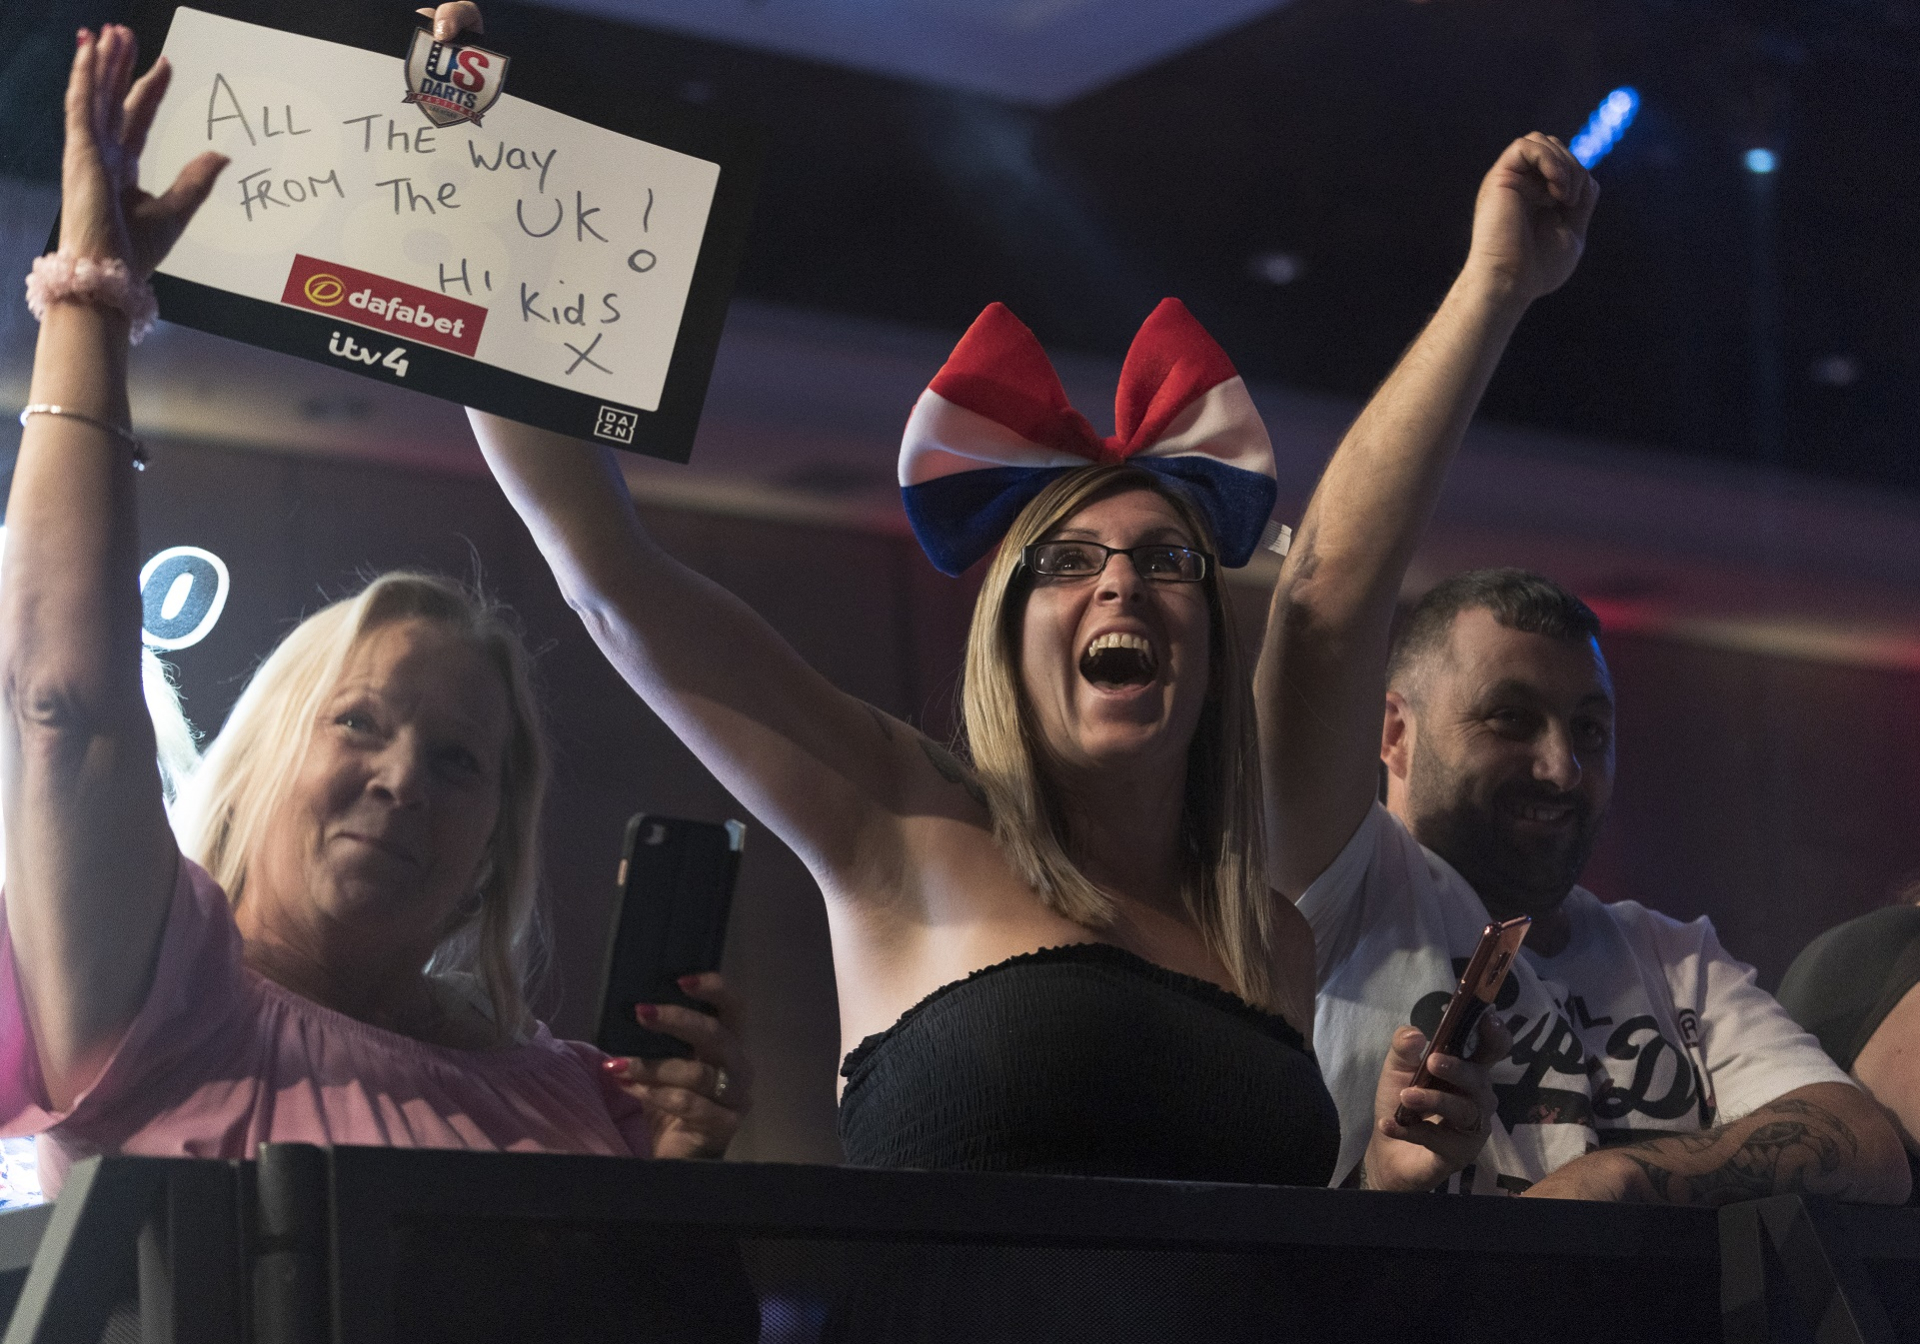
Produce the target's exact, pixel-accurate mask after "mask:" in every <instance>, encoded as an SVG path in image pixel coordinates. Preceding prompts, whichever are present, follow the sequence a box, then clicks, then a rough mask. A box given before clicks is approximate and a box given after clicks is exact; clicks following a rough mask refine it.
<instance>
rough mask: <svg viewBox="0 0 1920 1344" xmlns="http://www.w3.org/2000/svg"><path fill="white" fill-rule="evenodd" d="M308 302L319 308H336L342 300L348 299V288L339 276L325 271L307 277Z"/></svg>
mask: <svg viewBox="0 0 1920 1344" xmlns="http://www.w3.org/2000/svg"><path fill="white" fill-rule="evenodd" d="M306 293H307V301H308V302H309V303H311V304H313V305H314V306H315V307H319V308H333V307H336V306H337V305H338V304H339V302H340V300H342V299H344V298H346V297H347V287H346V285H344V284H343V283H341V280H340V277H339V276H337V275H328V274H327V273H326V272H325V271H322V272H320V273H319V274H318V275H310V276H308V277H307V283H306Z"/></svg>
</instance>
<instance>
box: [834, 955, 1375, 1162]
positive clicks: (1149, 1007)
mask: <svg viewBox="0 0 1920 1344" xmlns="http://www.w3.org/2000/svg"><path fill="white" fill-rule="evenodd" d="M840 1071H841V1073H842V1074H844V1075H845V1076H846V1079H847V1086H846V1091H845V1092H844V1093H843V1094H842V1096H841V1099H840V1142H841V1144H842V1146H843V1147H844V1148H845V1151H846V1155H847V1160H848V1161H849V1162H852V1163H855V1164H857V1165H861V1166H875V1167H915V1168H923V1169H933V1170H963V1171H1024V1172H1045V1173H1065V1174H1072V1175H1081V1176H1133V1177H1142V1178H1148V1179H1155V1180H1176V1181H1245V1182H1254V1183H1259V1184H1270V1185H1325V1184H1326V1183H1327V1180H1328V1178H1329V1177H1330V1176H1331V1175H1332V1174H1333V1164H1334V1159H1335V1157H1336V1156H1337V1155H1338V1153H1339V1148H1340V1123H1339V1117H1338V1115H1337V1113H1336V1112H1335V1110H1334V1106H1333V1098H1332V1097H1331V1096H1330V1095H1329V1094H1328V1092H1327V1087H1326V1084H1325V1083H1324V1082H1322V1081H1321V1079H1320V1068H1319V1066H1318V1065H1317V1064H1316V1063H1315V1062H1314V1060H1313V1056H1312V1055H1310V1054H1308V1053H1307V1051H1306V1049H1305V1048H1304V1043H1303V1042H1302V1041H1301V1039H1300V1033H1299V1032H1297V1031H1295V1030H1294V1029H1293V1027H1292V1026H1290V1025H1289V1024H1288V1023H1287V1022H1286V1020H1285V1019H1284V1018H1281V1017H1278V1016H1276V1015H1274V1014H1271V1013H1266V1012H1262V1011H1261V1010H1260V1009H1258V1008H1255V1007H1253V1006H1252V1005H1251V1004H1248V1003H1246V1002H1245V1001H1243V1000H1241V999H1239V998H1237V997H1235V996H1234V995H1232V994H1229V993H1227V991H1225V990H1223V989H1221V988H1219V987H1218V986H1217V985H1212V984H1209V983H1208V982H1206V981H1204V980H1197V979H1195V978H1194V977H1192V976H1189V975H1182V974H1180V973H1179V972H1177V971H1170V970H1167V969H1166V968H1165V967H1162V966H1156V965H1154V964H1153V963H1152V962H1150V961H1147V960H1145V959H1144V958H1141V957H1137V956H1135V955H1134V954H1133V953H1131V952H1128V951H1126V950H1125V949H1123V948H1118V947H1113V946H1110V945H1108V944H1105V943H1076V944H1073V945H1070V946H1067V947H1051V948H1044V949H1042V950H1041V951H1038V952H1029V953H1026V954H1024V955H1022V956H1017V957H1013V958H1011V959H1009V960H1007V961H1003V962H1000V963H999V964H997V965H994V966H988V967H986V968H985V969H984V970H979V971H975V972H974V973H973V974H972V975H970V976H968V977H967V978H966V979H964V980H958V981H955V982H954V983H953V984H951V985H946V986H944V987H942V988H940V989H937V990H935V991H934V992H933V993H932V994H929V995H928V996H927V997H926V998H925V999H923V1000H921V1001H920V1002H919V1003H918V1004H916V1005H914V1006H913V1007H912V1008H910V1009H908V1010H907V1011H906V1012H905V1013H904V1014H902V1015H901V1018H900V1020H899V1021H898V1022H896V1023H894V1024H893V1026H891V1027H889V1028H888V1029H887V1030H886V1031H883V1032H881V1033H879V1034H878V1035H875V1036H869V1037H868V1038H867V1039H866V1040H864V1041H862V1042H861V1043H860V1045H859V1046H858V1047H857V1048H856V1049H855V1050H854V1051H853V1053H851V1054H849V1055H848V1056H847V1059H846V1063H845V1064H844V1065H842V1066H841V1070H840Z"/></svg>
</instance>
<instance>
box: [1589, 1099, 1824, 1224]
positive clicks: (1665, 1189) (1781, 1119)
mask: <svg viewBox="0 0 1920 1344" xmlns="http://www.w3.org/2000/svg"><path fill="white" fill-rule="evenodd" d="M1760 1117H1764V1118H1760ZM1760 1117H1748V1119H1746V1120H1741V1121H1735V1122H1734V1123H1733V1124H1730V1125H1720V1126H1718V1127H1716V1128H1714V1129H1709V1130H1703V1131H1701V1132H1700V1133H1698V1134H1675V1135H1672V1136H1671V1137H1667V1138H1659V1139H1649V1140H1647V1141H1646V1142H1644V1143H1637V1144H1634V1145H1632V1146H1631V1147H1627V1148H1622V1149H1620V1152H1621V1153H1622V1154H1623V1155H1624V1156H1625V1157H1626V1158H1627V1159H1628V1160H1629V1161H1631V1162H1632V1163H1633V1164H1634V1165H1635V1166H1636V1167H1638V1168H1639V1169H1640V1173H1641V1175H1642V1176H1644V1177H1645V1178H1646V1182H1647V1185H1648V1187H1649V1188H1650V1189H1651V1190H1652V1192H1653V1194H1654V1196H1655V1197H1656V1198H1658V1199H1660V1200H1663V1201H1665V1202H1667V1203H1670V1204H1710V1205H1719V1204H1731V1203H1733V1202H1734V1201H1735V1200H1741V1199H1760V1198H1763V1197H1765V1196H1767V1195H1787V1194H1798V1193H1803V1192H1809V1191H1814V1192H1819V1193H1829V1194H1830V1193H1833V1187H1834V1184H1835V1183H1834V1181H1833V1179H1832V1178H1833V1177H1834V1176H1835V1175H1836V1173H1838V1172H1839V1171H1840V1170H1841V1168H1842V1167H1843V1166H1845V1165H1846V1164H1847V1162H1848V1161H1849V1160H1850V1159H1852V1158H1854V1157H1857V1156H1858V1155H1859V1151H1860V1143H1859V1140H1858V1139H1856V1138H1855V1137H1854V1134H1853V1131H1852V1129H1850V1128H1849V1127H1848V1126H1847V1124H1846V1123H1845V1122H1844V1121H1843V1120H1841V1119H1840V1117H1839V1116H1837V1115H1835V1114H1834V1113H1833V1112H1832V1111H1829V1110H1828V1109H1826V1107H1824V1106H1820V1105H1816V1104H1815V1103H1813V1102H1810V1101H1805V1100H1802V1099H1801V1098H1798V1097H1789V1098H1785V1099H1783V1100H1781V1101H1776V1102H1774V1103H1772V1104H1771V1105H1769V1106H1766V1107H1763V1108H1762V1110H1761V1112H1760ZM1755 1118H1760V1123H1759V1124H1757V1125H1752V1128H1750V1129H1748V1130H1747V1131H1746V1133H1745V1134H1744V1135H1742V1136H1741V1137H1740V1138H1739V1140H1738V1141H1737V1146H1736V1147H1735V1148H1734V1149H1733V1151H1732V1152H1731V1153H1729V1154H1728V1155H1727V1157H1726V1160H1725V1161H1723V1162H1721V1163H1720V1164H1719V1165H1718V1166H1713V1167H1708V1168H1707V1169H1705V1170H1702V1171H1689V1170H1686V1169H1685V1168H1687V1167H1690V1166H1693V1165H1695V1164H1696V1163H1697V1162H1698V1160H1699V1159H1700V1158H1702V1157H1704V1156H1705V1155H1706V1154H1708V1153H1710V1152H1711V1151H1713V1150H1714V1149H1716V1148H1724V1147H1725V1146H1726V1144H1727V1143H1728V1142H1730V1141H1733V1140H1732V1131H1734V1130H1736V1129H1739V1128H1741V1127H1743V1126H1746V1125H1749V1124H1751V1122H1752V1120H1753V1119H1755Z"/></svg>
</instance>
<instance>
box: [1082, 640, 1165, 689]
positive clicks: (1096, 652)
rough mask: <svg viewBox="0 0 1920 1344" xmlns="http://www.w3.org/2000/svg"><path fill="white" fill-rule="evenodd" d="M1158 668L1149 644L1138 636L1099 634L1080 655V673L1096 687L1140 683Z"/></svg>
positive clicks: (1152, 674) (1144, 682)
mask: <svg viewBox="0 0 1920 1344" xmlns="http://www.w3.org/2000/svg"><path fill="white" fill-rule="evenodd" d="M1159 670H1160V661H1159V659H1157V658H1156V657H1154V653H1153V645H1152V644H1151V643H1150V642H1148V641H1147V640H1146V639H1144V638H1142V637H1141V636H1139V635H1127V634H1119V633H1113V634H1105V635H1101V636H1100V637H1099V638H1097V639H1095V640H1094V641H1093V643H1091V644H1089V645H1087V651H1086V652H1085V653H1083V654H1081V655H1080V675H1081V676H1083V677H1085V678H1086V679H1087V680H1088V681H1090V682H1092V683H1093V684H1094V685H1095V686H1100V687H1107V688H1114V687H1122V686H1144V685H1146V684H1147V683H1149V682H1151V681H1152V680H1153V678H1154V674H1155V673H1157V672H1158V671H1159Z"/></svg>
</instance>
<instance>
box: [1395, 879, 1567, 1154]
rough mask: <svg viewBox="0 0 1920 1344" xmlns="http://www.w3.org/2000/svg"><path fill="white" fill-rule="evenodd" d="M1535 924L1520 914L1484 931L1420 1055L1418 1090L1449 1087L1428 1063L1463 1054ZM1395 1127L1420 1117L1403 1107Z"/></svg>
mask: <svg viewBox="0 0 1920 1344" xmlns="http://www.w3.org/2000/svg"><path fill="white" fill-rule="evenodd" d="M1532 924H1533V916H1531V915H1520V916H1518V917H1517V918H1514V919H1509V920H1505V921H1503V922H1501V923H1498V924H1489V925H1487V927H1486V928H1484V929H1482V930H1480V941H1479V943H1478V944H1476V945H1475V947H1474V949H1473V956H1472V958H1471V959H1469V960H1468V962H1467V969H1466V973H1465V974H1464V975H1462V976H1461V977H1460V987H1459V988H1458V989H1456V990H1454V991H1453V997H1452V998H1451V999H1448V1000H1447V1009H1446V1011H1445V1012H1444V1013H1442V1014H1441V1015H1440V1025H1439V1026H1438V1027H1436V1028H1435V1029H1434V1032H1433V1039H1432V1040H1430V1041H1428V1042H1427V1048H1426V1052H1425V1053H1424V1054H1422V1055H1421V1056H1420V1068H1419V1070H1418V1071H1417V1072H1416V1073H1415V1074H1414V1075H1413V1086H1414V1087H1441V1088H1444V1087H1446V1086H1447V1085H1446V1084H1445V1083H1443V1082H1441V1081H1440V1080H1439V1079H1437V1078H1435V1077H1434V1076H1433V1074H1431V1073H1430V1072H1428V1071H1427V1060H1428V1059H1429V1058H1430V1057H1431V1056H1432V1055H1433V1054H1434V1053H1435V1052H1438V1053H1440V1054H1443V1055H1462V1054H1464V1053H1465V1050H1466V1044H1467V1040H1468V1038H1469V1037H1470V1036H1472V1035H1473V1029H1474V1027H1475V1026H1476V1025H1478V1023H1479V1021H1480V1016H1481V1014H1483V1013H1485V1012H1486V1011H1487V1009H1489V1008H1491V1007H1492V1006H1493V1001H1494V999H1495V998H1497V997H1498V996H1499V993H1500V986H1501V985H1503V984H1505V983H1506V982H1507V972H1508V971H1510V970H1512V969H1513V958H1514V956H1515V954H1516V953H1518V952H1519V951H1520V944H1521V943H1523V942H1525V941H1526V937H1527V929H1528V928H1530V927H1531V926H1532ZM1393 1119H1394V1123H1395V1124H1400V1125H1414V1124H1417V1123H1419V1119H1420V1117H1419V1116H1417V1115H1414V1114H1412V1113H1411V1112H1409V1111H1408V1110H1407V1108H1406V1107H1404V1106H1402V1107H1400V1108H1399V1109H1398V1110H1396V1111H1395V1112H1394V1113H1393Z"/></svg>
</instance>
